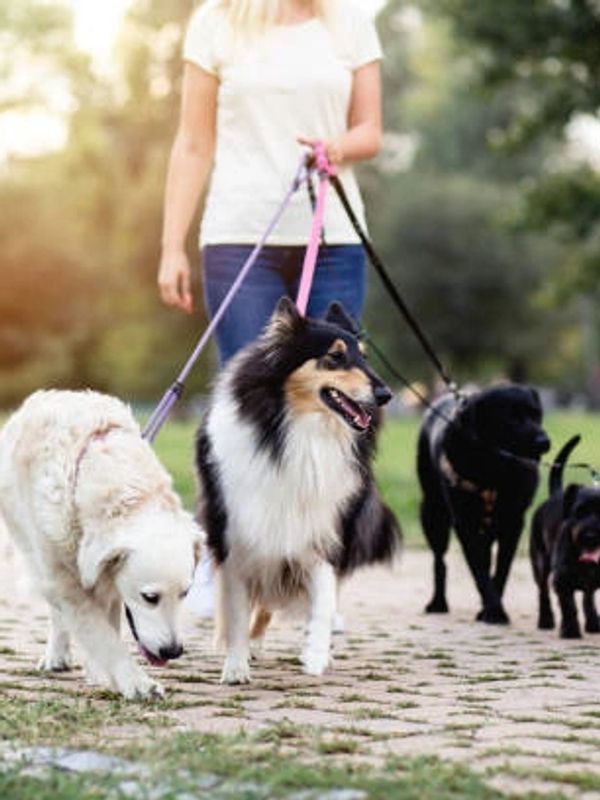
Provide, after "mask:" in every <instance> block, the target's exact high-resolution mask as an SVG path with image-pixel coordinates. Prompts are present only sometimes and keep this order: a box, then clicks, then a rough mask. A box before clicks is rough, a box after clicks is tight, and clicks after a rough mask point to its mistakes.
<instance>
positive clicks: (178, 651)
mask: <svg viewBox="0 0 600 800" xmlns="http://www.w3.org/2000/svg"><path fill="white" fill-rule="evenodd" d="M182 654H183V646H182V645H180V644H172V645H170V646H169V647H161V648H160V650H159V651H158V655H159V656H160V657H161V658H162V659H163V661H170V660H172V659H173V658H179V656H180V655H182Z"/></svg>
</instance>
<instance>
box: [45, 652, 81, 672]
mask: <svg viewBox="0 0 600 800" xmlns="http://www.w3.org/2000/svg"><path fill="white" fill-rule="evenodd" d="M37 668H38V670H40V672H68V671H69V670H71V669H73V662H72V661H71V654H70V653H46V654H45V655H44V656H42V658H40V660H39V661H38V665H37Z"/></svg>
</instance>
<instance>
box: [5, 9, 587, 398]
mask: <svg viewBox="0 0 600 800" xmlns="http://www.w3.org/2000/svg"><path fill="white" fill-rule="evenodd" d="M194 5H195V3H194V0H177V2H166V0H133V2H132V5H131V8H130V11H129V13H128V15H127V17H126V19H125V21H124V24H123V27H122V30H121V33H120V37H119V41H118V46H117V49H116V53H115V62H114V71H113V73H111V75H110V77H108V76H106V75H99V74H98V73H97V72H96V71H95V69H94V66H93V64H92V63H91V61H90V59H89V58H88V57H87V56H86V55H85V54H83V53H82V52H80V51H78V50H77V49H76V47H75V45H74V38H73V21H72V19H71V17H70V15H69V13H68V9H67V7H66V6H65V5H64V4H63V3H62V2H59V0H47V1H46V0H43V1H42V0H4V2H3V4H2V7H1V8H0V42H1V43H2V45H3V47H2V48H0V78H1V79H2V85H3V86H4V87H5V88H4V89H2V90H1V91H0V123H1V121H2V119H1V115H2V113H3V112H5V111H14V110H16V109H18V110H23V111H25V110H28V109H40V108H47V107H51V106H52V97H53V96H54V92H55V89H56V87H57V86H59V87H60V89H61V92H62V93H63V94H65V95H66V96H68V98H69V102H68V104H67V111H64V110H63V112H62V113H63V116H64V118H65V119H66V123H67V125H68V139H67V142H66V144H65V146H64V148H62V149H60V150H58V151H52V152H48V153H45V154H43V155H40V156H37V157H32V158H15V157H13V158H10V159H8V160H6V161H5V162H2V163H0V237H1V240H2V243H3V246H2V248H1V250H0V276H1V277H0V404H2V405H4V406H11V405H14V404H15V403H16V402H18V401H19V400H20V399H21V398H22V397H23V396H24V395H25V394H27V393H28V392H29V391H31V390H33V389H35V388H39V387H40V386H70V387H77V386H93V387H96V388H99V389H103V390H106V391H110V392H114V393H116V394H118V395H120V396H122V397H124V398H126V399H130V400H134V401H137V402H145V403H151V402H153V401H154V400H156V399H157V398H158V396H159V395H160V394H161V393H162V391H163V389H164V387H165V386H166V385H168V384H169V383H170V381H171V380H172V379H173V377H174V376H175V374H176V372H177V370H178V369H179V367H180V366H181V364H182V362H183V361H184V360H185V358H186V357H187V354H188V353H189V351H190V350H191V348H192V346H193V344H194V342H195V341H196V339H197V336H198V335H199V333H200V331H201V330H202V329H203V327H204V325H205V319H204V315H203V311H202V302H201V286H200V269H199V268H198V269H197V270H196V272H195V280H196V286H195V290H196V298H197V311H196V313H195V314H194V315H193V316H192V317H190V318H188V317H183V316H182V315H179V314H178V313H176V312H172V311H169V310H166V309H165V308H163V307H162V306H161V304H160V302H159V300H158V293H157V290H156V285H155V284H156V270H157V265H158V258H159V242H160V225H161V214H162V210H161V205H162V193H163V184H164V179H165V172H166V163H167V158H168V153H169V148H170V143H171V141H172V137H173V135H174V132H175V128H176V125H177V117H178V103H179V85H180V75H181V56H180V52H181V38H182V35H183V31H184V28H185V24H186V21H187V19H188V18H189V15H190V13H191V11H192V9H193V6H194ZM599 14H600V12H599V11H598V6H597V4H593V3H591V2H585V1H584V0H581V2H579V1H578V2H575V0H573V1H572V2H571V0H565V2H561V3H557V2H555V1H554V0H539V2H536V3H533V4H523V3H521V2H520V0H510V2H503V3H500V4H499V3H496V2H494V0H486V1H485V2H483V1H482V2H477V3H475V2H472V0H413V1H411V2H409V1H408V0H406V1H405V0H388V2H387V4H386V5H385V7H384V9H383V11H382V12H381V14H380V15H379V18H378V23H377V24H378V27H379V31H380V34H381V37H382V40H383V44H384V50H385V54H386V57H385V60H384V62H383V69H384V100H385V128H386V143H385V147H384V152H383V153H382V155H381V157H380V158H378V159H377V160H376V162H374V163H371V164H369V165H366V166H362V167H361V168H360V178H361V182H362V185H363V189H364V193H365V196H366V204H367V211H368V216H369V220H370V228H371V233H372V237H373V239H374V241H375V244H376V246H377V248H378V249H379V250H380V251H381V253H382V255H383V256H384V259H385V261H386V264H387V265H388V268H389V270H390V272H391V273H392V275H393V277H394V280H395V281H396V282H397V284H398V286H399V287H400V289H401V290H402V292H403V293H404V294H405V297H406V300H407V302H408V303H409V305H410V306H411V308H413V310H414V311H415V313H416V314H417V316H418V318H419V320H420V321H421V323H422V325H423V327H424V328H425V330H426V331H427V332H428V334H429V336H430V338H431V339H432V341H433V344H434V346H435V347H436V349H437V350H438V351H439V352H440V354H441V355H442V357H443V359H444V360H445V362H446V363H447V364H448V366H449V368H450V370H451V372H452V373H453V374H454V375H455V376H456V377H457V378H458V379H459V380H461V381H485V380H488V379H490V378H495V377H498V376H501V375H502V376H509V377H512V378H514V379H518V380H528V381H532V382H536V383H544V384H546V385H548V386H553V387H555V388H557V389H558V390H560V391H561V392H563V394H564V395H565V396H571V395H572V394H581V393H583V394H584V395H585V397H586V398H587V400H588V402H589V403H590V404H592V405H594V404H595V405H598V404H600V366H599V357H598V352H599V348H600V333H599V330H600V325H599V322H598V312H597V310H596V309H597V306H598V299H599V298H598V294H599V290H598V285H599V276H600V268H599V265H600V244H599V243H600V233H599V231H600V228H599V218H600V205H599V203H598V199H599V197H600V189H599V186H600V180H599V178H598V173H597V172H596V171H595V170H594V169H593V168H592V167H591V166H590V165H589V164H588V163H586V162H584V161H580V162H578V163H576V164H573V163H572V162H570V161H569V160H568V159H567V158H566V157H565V152H566V151H565V130H566V127H567V126H568V124H569V122H570V121H571V120H572V119H573V118H574V117H575V116H576V115H578V114H581V113H586V114H588V115H592V116H595V117H597V109H598V98H597V92H598V88H597V81H596V80H595V79H594V77H595V76H596V75H597V69H596V67H597V64H596V60H597V59H598V49H597V47H595V46H592V43H593V42H597V38H596V36H595V34H596V33H597V30H598V24H599V22H598V18H599ZM40 75H41V76H43V77H42V80H40V79H39V76H40ZM24 76H25V77H24ZM17 77H18V78H19V80H17ZM196 228H197V226H196V224H194V226H193V227H192V231H191V233H190V243H189V247H190V255H191V257H192V260H193V262H194V263H195V264H197V265H198V267H199V256H198V253H197V247H196V243H195V239H196ZM365 324H366V327H367V328H368V329H369V331H370V333H371V335H372V336H373V338H374V339H375V340H376V341H377V343H378V344H379V345H380V346H381V347H382V349H384V350H385V352H386V353H387V355H388V356H389V357H390V358H391V359H392V360H393V362H394V363H395V364H397V365H398V368H399V369H400V370H401V372H402V373H403V374H405V375H406V376H407V377H408V378H410V379H411V380H416V379H418V380H420V381H424V382H425V383H426V384H428V385H432V384H433V383H434V379H435V376H434V375H433V374H432V371H431V368H430V366H429V365H428V363H427V362H426V360H425V359H424V357H423V354H422V353H421V352H420V350H419V348H418V346H417V345H416V343H415V342H414V340H413V338H412V336H411V335H410V333H409V332H408V330H407V329H406V328H405V326H404V324H403V323H402V321H401V320H400V319H399V318H398V317H397V314H396V312H395V310H394V309H393V307H392V306H391V304H390V302H389V300H388V298H387V296H386V295H385V294H384V293H383V291H382V289H381V286H380V285H379V283H378V279H377V278H376V277H375V276H374V275H372V276H371V278H370V289H369V299H368V307H367V312H366V315H365ZM213 372H214V357H213V353H212V351H211V352H208V353H207V354H206V355H205V356H204V357H203V359H202V360H201V362H200V364H199V365H198V367H197V369H196V370H195V372H194V375H193V377H192V380H191V385H190V391H191V392H192V393H193V392H197V391H202V390H204V388H205V387H206V385H207V383H208V381H209V380H210V377H211V375H212V373H213ZM388 377H390V376H388ZM390 379H391V380H392V382H396V381H395V380H394V379H392V378H390Z"/></svg>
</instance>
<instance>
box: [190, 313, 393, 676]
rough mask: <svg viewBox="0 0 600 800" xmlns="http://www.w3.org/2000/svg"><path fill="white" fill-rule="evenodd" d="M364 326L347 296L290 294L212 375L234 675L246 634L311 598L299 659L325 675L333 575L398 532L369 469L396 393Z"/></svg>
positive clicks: (217, 523) (223, 577)
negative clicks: (324, 299) (385, 410)
mask: <svg viewBox="0 0 600 800" xmlns="http://www.w3.org/2000/svg"><path fill="white" fill-rule="evenodd" d="M356 333H357V331H356V329H355V327H354V324H353V322H352V321H351V320H350V319H349V318H348V316H347V315H346V314H345V312H344V310H343V309H342V307H341V306H340V305H339V304H332V305H331V306H330V308H329V309H328V311H327V314H326V316H325V318H324V319H323V320H314V319H307V318H303V317H301V316H300V315H299V314H298V312H297V310H296V308H295V306H294V304H293V303H292V301H291V300H289V299H288V298H283V299H282V300H280V301H279V304H278V306H277V309H276V310H275V312H274V314H273V316H272V318H271V320H270V321H269V323H268V324H267V326H266V328H265V330H264V332H263V334H262V335H261V336H260V337H259V338H258V339H257V340H256V341H255V342H253V343H252V344H250V345H248V346H247V347H245V348H244V349H243V350H242V351H240V352H239V353H238V354H237V355H236V356H235V357H234V358H233V359H232V360H231V361H230V362H229V363H228V365H227V366H226V367H225V369H224V371H223V372H222V373H221V375H220V377H219V379H218V380H217V383H216V386H215V389H214V392H213V395H212V398H211V404H210V408H209V410H208V413H207V415H206V417H205V419H204V422H203V424H202V426H201V428H200V431H199V434H198V440H197V453H196V457H197V466H198V472H199V482H200V509H199V517H200V520H201V522H202V523H203V524H204V526H205V528H206V531H207V535H208V544H209V547H210V549H211V552H212V554H213V557H214V559H215V563H216V565H217V583H218V610H217V630H218V634H219V637H220V638H221V640H222V641H224V644H225V646H226V659H225V665H224V668H223V676H222V680H223V682H225V683H245V682H247V681H248V680H249V678H250V674H249V646H250V638H253V639H259V640H260V639H261V638H262V635H263V633H264V631H265V629H266V627H267V625H268V623H269V620H270V617H271V613H272V612H273V611H274V610H276V609H280V608H286V607H289V606H290V605H291V604H293V603H295V602H297V601H298V600H304V601H305V605H306V606H307V607H308V625H307V635H306V642H305V645H304V648H303V651H302V663H303V666H304V671H305V672H306V673H308V674H312V675H320V674H321V673H323V671H324V670H325V668H326V667H327V665H328V663H329V658H330V655H329V651H330V637H331V624H332V617H333V614H334V611H335V606H336V578H337V577H339V576H344V575H345V574H348V573H349V572H350V571H352V570H353V569H355V568H356V567H359V566H361V565H364V564H368V563H373V562H376V561H385V560H389V559H390V558H391V557H392V555H393V553H394V550H395V547H396V545H397V543H398V541H399V530H398V527H397V524H396V521H395V519H394V517H393V515H392V513H391V511H390V510H389V509H388V508H387V507H386V506H385V505H384V504H383V502H382V501H381V498H380V496H379V493H378V491H377V488H376V486H375V483H374V480H373V474H372V470H371V462H372V459H373V455H374V451H375V439H376V434H377V429H378V427H379V423H380V418H381V412H380V406H382V405H384V404H385V403H387V402H388V401H389V400H390V398H391V393H390V390H389V389H388V388H387V386H385V384H384V383H383V382H382V381H381V380H380V378H378V377H377V375H375V373H374V372H373V371H372V370H371V369H370V368H369V366H368V365H367V363H366V360H365V354H364V351H363V348H362V345H361V344H360V342H359V340H358V338H357V335H356ZM251 617H252V621H251Z"/></svg>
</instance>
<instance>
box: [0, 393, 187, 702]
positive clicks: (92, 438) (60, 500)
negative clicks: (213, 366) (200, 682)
mask: <svg viewBox="0 0 600 800" xmlns="http://www.w3.org/2000/svg"><path fill="white" fill-rule="evenodd" d="M0 512H1V513H2V515H3V517H4V519H5V522H6V524H7V526H8V529H9V531H10V533H11V534H12V536H13V537H14V539H15V541H16V542H17V544H18V545H19V546H20V547H21V548H22V549H23V551H24V553H25V555H26V557H27V558H28V561H29V562H30V564H31V567H32V569H33V572H34V576H35V578H36V580H37V581H38V582H39V588H40V591H41V592H42V594H43V595H44V597H45V599H46V600H47V601H48V603H49V605H50V612H51V620H50V632H49V636H48V643H47V645H46V653H45V655H44V657H43V659H42V661H41V664H40V667H41V669H43V670H48V671H58V670H64V669H69V668H70V664H71V659H70V650H69V637H70V636H73V638H74V639H76V640H77V641H78V643H79V644H80V645H81V646H82V647H83V649H84V651H85V654H86V657H87V659H88V660H89V668H90V670H89V675H88V677H89V678H90V679H92V680H93V681H95V682H99V683H101V684H102V685H105V686H109V687H110V688H112V689H114V690H116V691H118V692H120V693H121V694H122V695H124V696H125V697H128V698H133V697H145V696H148V695H151V694H160V693H161V692H162V690H161V688H160V686H159V685H158V684H157V683H156V682H155V681H153V680H152V679H151V678H149V677H148V675H146V673H145V672H144V671H143V670H142V669H141V668H140V667H139V666H138V665H137V664H136V663H135V662H134V661H133V660H132V659H131V657H130V656H129V654H128V651H127V648H126V646H125V643H124V642H122V640H121V639H120V636H119V623H120V619H121V604H122V603H124V605H125V612H126V616H127V619H128V621H129V624H130V627H131V630H132V632H133V635H134V636H135V638H136V640H137V642H138V646H139V649H140V651H141V653H142V654H143V655H144V656H145V658H146V659H147V660H148V661H149V662H150V663H151V664H156V665H158V664H164V663H165V662H166V661H167V660H168V659H171V658H177V657H178V656H179V655H181V653H182V652H183V648H182V645H181V641H180V637H179V633H178V612H179V609H180V607H181V604H182V600H183V598H184V597H185V595H186V593H187V591H188V588H189V586H190V584H191V581H192V575H193V571H194V566H195V563H196V562H197V560H198V556H199V550H200V547H201V542H202V535H201V532H200V529H199V528H198V527H197V526H196V524H195V523H194V521H193V519H192V517H191V516H190V515H189V514H187V512H185V511H184V510H183V508H182V506H181V502H180V500H179V498H178V497H177V495H176V494H175V492H174V491H173V489H172V485H171V478H170V476H169V475H168V474H167V472H166V471H165V470H164V469H163V467H162V466H161V464H160V463H159V461H158V459H157V458H156V456H155V455H154V452H153V451H152V449H151V447H150V446H149V445H148V443H147V442H145V441H144V440H143V439H142V437H141V435H140V430H139V427H138V425H137V423H136V421H135V419H134V418H133V416H132V414H131V412H130V410H129V409H128V408H127V407H126V406H125V405H123V403H121V402H120V401H119V400H117V399H116V398H114V397H109V396H107V395H103V394H99V393H97V392H92V391H87V392H70V391H40V392H36V393H35V394H33V395H32V396H31V397H30V398H28V399H27V400H26V401H25V402H24V403H23V405H22V406H21V408H20V409H19V410H18V411H16V412H15V414H14V415H13V416H12V417H11V418H10V419H9V421H8V422H7V424H6V425H5V427H4V428H3V430H2V431H1V432H0Z"/></svg>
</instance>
